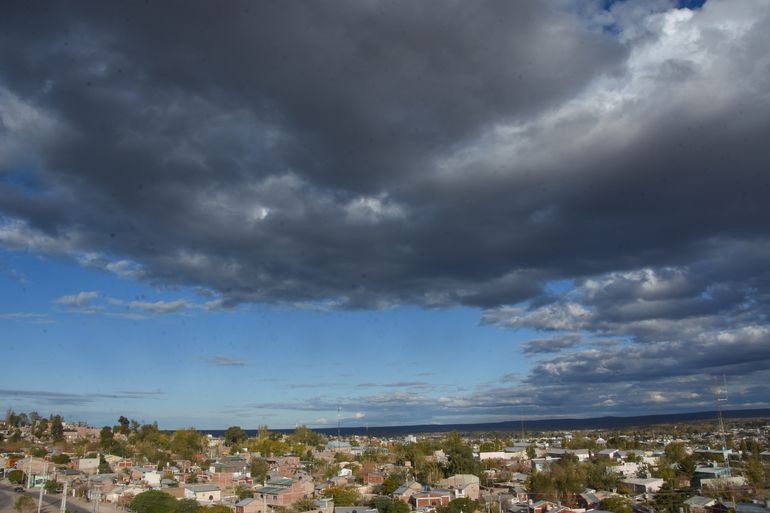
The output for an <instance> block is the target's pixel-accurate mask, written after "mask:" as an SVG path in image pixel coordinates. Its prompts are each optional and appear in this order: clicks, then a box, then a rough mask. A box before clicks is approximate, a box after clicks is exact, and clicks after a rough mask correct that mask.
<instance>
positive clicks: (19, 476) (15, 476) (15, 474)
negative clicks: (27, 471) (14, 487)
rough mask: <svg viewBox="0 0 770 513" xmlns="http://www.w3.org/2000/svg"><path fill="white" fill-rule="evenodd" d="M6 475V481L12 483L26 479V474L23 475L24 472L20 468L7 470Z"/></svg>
mask: <svg viewBox="0 0 770 513" xmlns="http://www.w3.org/2000/svg"><path fill="white" fill-rule="evenodd" d="M7 477H8V481H10V482H12V483H13V484H21V483H23V482H24V481H26V480H27V476H25V475H24V472H22V471H21V470H11V471H10V472H8V476H7Z"/></svg>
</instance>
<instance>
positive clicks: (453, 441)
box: [444, 432, 481, 475]
mask: <svg viewBox="0 0 770 513" xmlns="http://www.w3.org/2000/svg"><path fill="white" fill-rule="evenodd" d="M444 446H445V447H446V450H445V452H446V455H447V457H448V458H449V466H448V468H447V470H448V472H449V474H450V475H452V474H480V473H481V466H480V465H479V462H478V461H476V460H475V459H474V458H473V449H471V446H470V445H468V444H466V443H465V442H464V441H463V439H462V438H461V437H460V435H459V434H458V433H456V432H455V433H450V434H449V435H448V436H447V437H446V438H445V440H444Z"/></svg>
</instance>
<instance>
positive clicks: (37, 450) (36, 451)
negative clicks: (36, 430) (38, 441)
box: [29, 447, 48, 458]
mask: <svg viewBox="0 0 770 513" xmlns="http://www.w3.org/2000/svg"><path fill="white" fill-rule="evenodd" d="M29 454H31V455H32V456H34V457H36V458H43V457H44V456H45V455H46V454H48V451H46V450H45V449H43V448H42V447H33V448H32V449H31V450H30V451H29Z"/></svg>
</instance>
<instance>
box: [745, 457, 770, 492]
mask: <svg viewBox="0 0 770 513" xmlns="http://www.w3.org/2000/svg"><path fill="white" fill-rule="evenodd" d="M744 474H745V476H746V479H747V480H748V482H749V483H750V484H751V486H753V487H755V488H761V487H762V486H763V485H764V483H765V475H766V472H765V467H764V466H763V465H762V462H761V461H760V460H759V459H758V458H751V459H749V460H748V461H747V462H746V464H745V466H744Z"/></svg>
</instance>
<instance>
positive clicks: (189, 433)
mask: <svg viewBox="0 0 770 513" xmlns="http://www.w3.org/2000/svg"><path fill="white" fill-rule="evenodd" d="M169 448H170V449H171V450H172V451H173V452H174V453H176V454H178V455H179V456H181V457H182V458H184V459H186V460H189V459H192V457H193V455H194V454H196V453H199V452H202V451H203V437H202V436H201V434H200V433H199V432H198V431H196V430H195V429H193V428H189V429H179V430H177V431H176V432H175V433H174V435H173V436H172V437H171V442H170V444H169Z"/></svg>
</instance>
